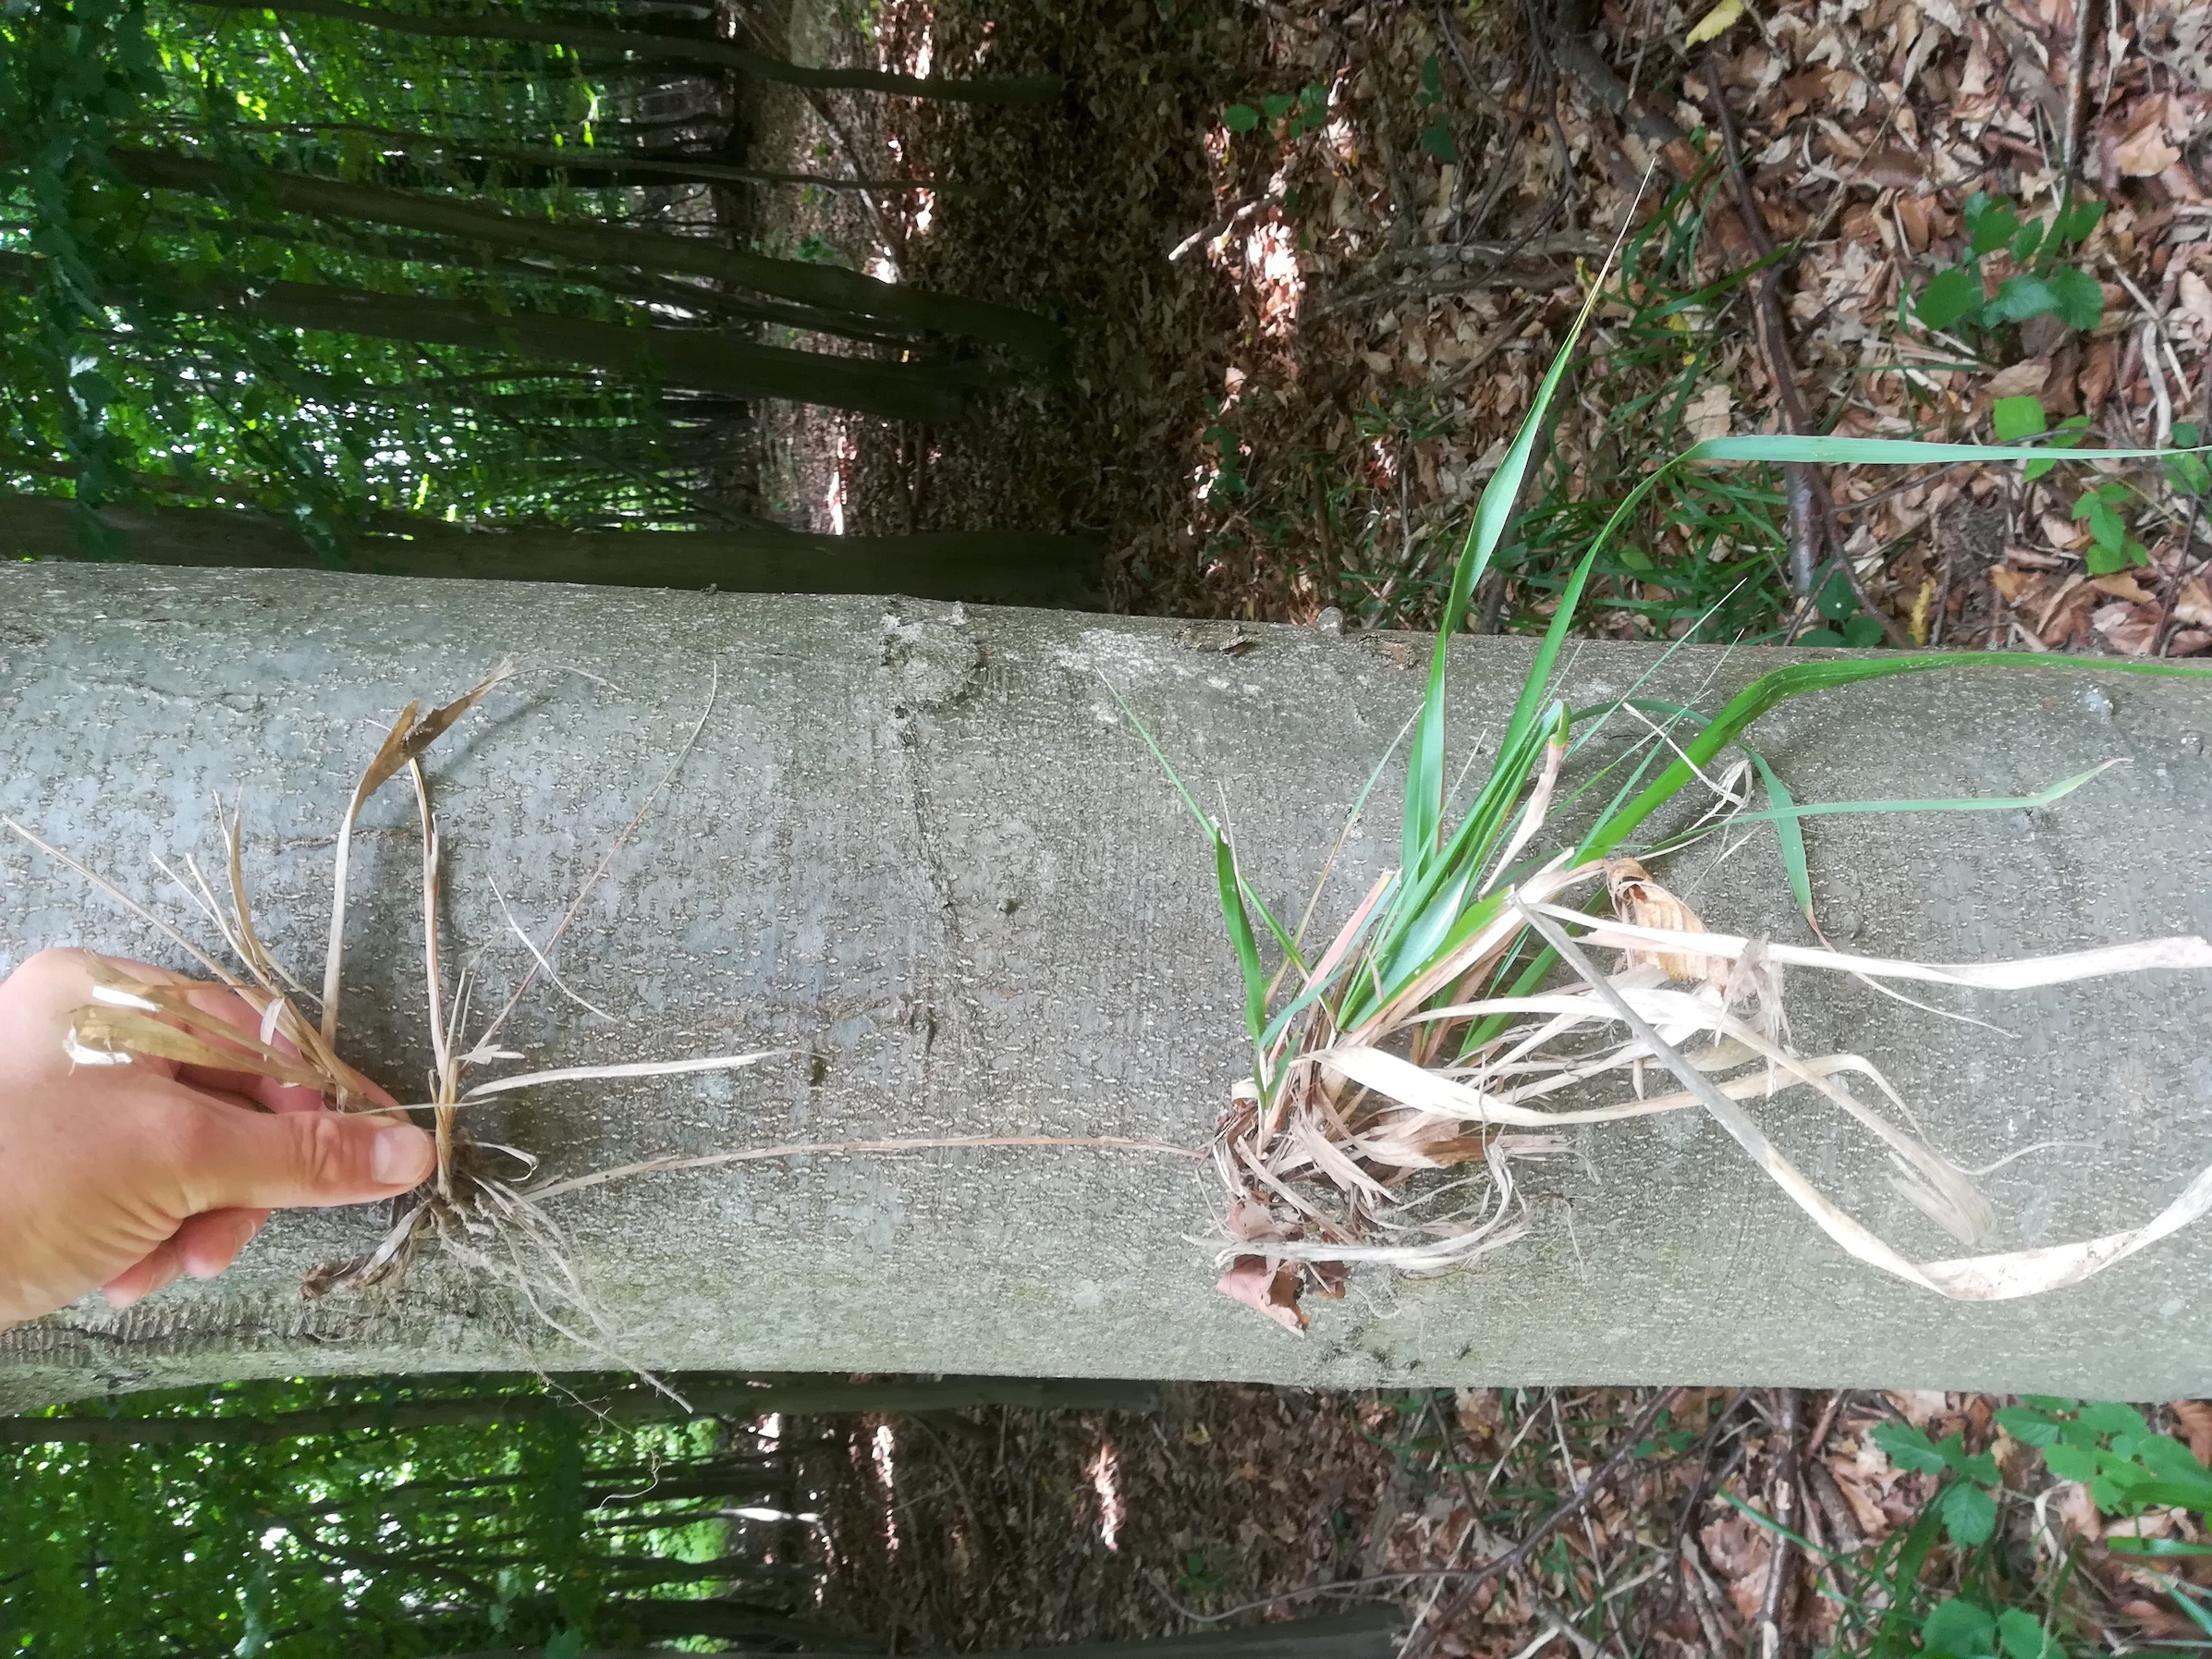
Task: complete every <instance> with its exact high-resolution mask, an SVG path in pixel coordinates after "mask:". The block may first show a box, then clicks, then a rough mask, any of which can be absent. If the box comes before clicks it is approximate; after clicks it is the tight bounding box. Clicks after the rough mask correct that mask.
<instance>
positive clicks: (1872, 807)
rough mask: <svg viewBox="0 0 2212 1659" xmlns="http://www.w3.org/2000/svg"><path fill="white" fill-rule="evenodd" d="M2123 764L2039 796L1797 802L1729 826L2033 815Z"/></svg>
mask: <svg viewBox="0 0 2212 1659" xmlns="http://www.w3.org/2000/svg"><path fill="white" fill-rule="evenodd" d="M2119 764H2120V762H2118V761H2107V762H2104V763H2103V764H2102V765H2098V766H2092V767H2090V768H2089V770H2088V771H2086V772H2080V773H2076V774H2075V775H2073V776H2071V777H2069V778H2062V779H2060V780H2059V782H2058V783H2055V784H2053V785H2052V786H2051V787H2049V788H2047V789H2045V790H2043V791H2042V792H2041V793H2040V794H2036V795H2011V796H2002V795H1969V796H1965V797H1963V798H1961V799H1956V800H1818V801H1813V802H1811V803H1809V804H1808V805H1805V806H1799V805H1797V804H1796V803H1795V802H1794V801H1793V802H1791V803H1790V805H1788V806H1778V807H1773V808H1769V809H1768V810H1767V811H1764V812H1736V813H1733V814H1731V815H1730V816H1729V823H1790V822H1792V821H1794V820H1796V819H1800V818H1825V817H1827V815H1828V814H1829V813H1831V812H2033V811H2040V810H2041V809H2043V808H2044V807H2047V806H2050V805H2052V804H2053V803H2055V802H2057V801H2060V800H2063V799H2065V798H2066V797H2067V796H2069V795H2071V794H2072V793H2073V792H2074V791H2075V790H2076V789H2078V788H2080V787H2082V786H2083V785H2084V784H2085V783H2087V782H2088V781H2089V780H2090V779H2091V778H2093V777H2096V775H2098V774H2099V773H2102V772H2106V771H2108V770H2109V769H2110V768H2112V767H2114V766H2117V765H2119Z"/></svg>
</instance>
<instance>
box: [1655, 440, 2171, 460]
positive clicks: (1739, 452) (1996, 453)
mask: <svg viewBox="0 0 2212 1659" xmlns="http://www.w3.org/2000/svg"><path fill="white" fill-rule="evenodd" d="M2208 449H2212V445H2198V446H2197V447H2196V448H2194V449H2052V448H2047V447H2045V446H2044V445H2035V444H1936V443H1930V442H1927V441H1925V440H1924V439H1919V438H1823V437H1796V436H1792V435H1790V433H1760V434H1758V435H1756V436H1750V437H1734V438H1707V439H1706V440H1705V442H1704V443H1702V444H1693V445H1691V446H1690V447H1689V448H1687V449H1685V450H1683V451H1682V453H1681V454H1680V456H1678V457H1675V458H1676V460H1677V461H1784V462H1787V461H1805V462H1810V463H1812V464H1814V465H1816V466H1823V467H1848V466H1851V465H1853V464H1855V463H1858V462H1861V461H1864V462H1865V463H1867V464H1868V465H1870V466H1876V467H1916V466H1925V465H1926V464H1928V463H1930V462H1936V461H1941V462H1945V463H1949V462H1951V461H2049V460H2066V461H2141V460H2150V459H2154V458H2156V457H2161V456H2169V455H2202V454H2204V453H2206V450H2208ZM1670 464H1671V463H1670Z"/></svg>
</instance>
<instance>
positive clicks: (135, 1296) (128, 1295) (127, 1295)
mask: <svg viewBox="0 0 2212 1659" xmlns="http://www.w3.org/2000/svg"><path fill="white" fill-rule="evenodd" d="M100 1294H101V1295H102V1296H104V1297H105V1298H106V1299H107V1305H108V1306H109V1307H111V1308H128V1307H129V1306H130V1305H131V1304H132V1303H134V1302H139V1301H143V1300H144V1299H145V1296H146V1293H145V1292H144V1291H143V1290H140V1289H137V1288H135V1287H131V1288H126V1289H122V1290H110V1289H103V1290H102V1291H101V1292H100Z"/></svg>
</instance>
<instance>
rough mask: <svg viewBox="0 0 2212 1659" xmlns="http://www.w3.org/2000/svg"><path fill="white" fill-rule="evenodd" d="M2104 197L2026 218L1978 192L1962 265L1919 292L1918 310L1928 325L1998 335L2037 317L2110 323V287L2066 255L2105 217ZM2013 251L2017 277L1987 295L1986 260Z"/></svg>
mask: <svg viewBox="0 0 2212 1659" xmlns="http://www.w3.org/2000/svg"><path fill="white" fill-rule="evenodd" d="M2104 213H2105V204H2104V203H2103V202H2101V201H2076V202H2072V203H2070V204H2069V205H2068V206H2066V207H2065V208H2063V209H2061V210H2060V211H2059V213H2056V214H2054V215H2053V216H2052V217H2050V218H2048V219H2029V220H2025V221H2023V220H2022V218H2021V216H2020V210H2019V209H2018V208H2016V207H2015V206H2014V205H2013V204H2012V202H2011V201H2010V198H2008V197H2005V196H2001V195H2000V196H1993V195H1990V194H1989V193H1988V192H1986V191H1984V190H1976V191H1975V192H1974V194H1973V195H1972V196H1970V197H1968V198H1967V200H1966V207H1965V213H1964V217H1965V221H1966V245H1965V247H1964V248H1963V249H1961V250H1960V254H1959V259H1958V262H1957V263H1956V264H1953V265H1950V266H1949V267H1947V268H1946V269H1944V270H1942V271H1939V272H1937V274H1936V275H1934V276H1933V277H1931V278H1930V279H1929V280H1928V283H1927V286H1926V287H1924V288H1922V289H1921V291H1920V298H1919V299H1918V301H1917V302H1915V304H1914V306H1913V313H1914V315H1916V316H1917V317H1918V318H1919V319H1920V321H1921V322H1922V323H1925V324H1926V325H1927V326H1928V327H1930V328H1940V329H1951V328H1964V329H1967V330H1968V331H1970V332H1973V333H1976V334H1982V335H1993V334H1995V333H1996V332H1997V331H1998V329H2000V328H2002V327H2004V326H2006V325H2007V324H2010V323H2024V322H2026V321H2027V320H2028V319H2029V318H2031V317H2041V316H2045V315H2055V316H2057V317H2058V319H2059V321H2060V322H2062V323H2065V324H2066V325H2067V327H2069V328H2074V329H2080V330H2083V331H2087V330H2089V329H2093V328H2095V327H2096V325H2097V324H2098V323H2100V322H2102V321H2103V320H2104V314H2105V292H2104V289H2103V288H2102V287H2099V286H2098V284H2097V281H2096V278H2095V277H2094V276H2092V275H2090V274H2089V273H2088V272H2086V271H2084V270H2082V269H2081V268H2080V267H2079V266H2077V265H2072V264H2069V263H2067V262H2066V260H2067V256H2068V255H2069V254H2071V253H2072V252H2073V250H2076V249H2077V248H2079V247H2080V246H2081V245H2082V244H2083V243H2084V242H2085V241H2087V240H2088V239H2089V235H2090V233H2091V232H2092V231H2094V230H2095V229H2096V226H2097V221H2098V220H2100V219H2101V218H2103V217H2104ZM2000 250H2001V251H2003V252H2005V253H2007V254H2009V255H2010V258H2011V262H2012V264H2013V266H2014V271H2013V274H2011V275H2010V276H2007V277H2006V278H2005V279H2004V280H2003V281H2002V282H2000V283H1999V284H1998V287H1997V291H1996V292H1995V293H1986V289H1987V286H1988V285H1987V284H1986V282H1985V280H1984V277H1983V272H1982V261H1983V260H1985V259H1986V258H1989V257H1990V256H1991V255H1993V254H1996V253H1998V252H1999V251H2000Z"/></svg>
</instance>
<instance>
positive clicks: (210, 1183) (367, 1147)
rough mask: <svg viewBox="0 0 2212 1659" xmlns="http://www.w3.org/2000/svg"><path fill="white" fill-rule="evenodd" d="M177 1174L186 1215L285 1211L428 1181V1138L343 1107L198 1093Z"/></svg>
mask: <svg viewBox="0 0 2212 1659" xmlns="http://www.w3.org/2000/svg"><path fill="white" fill-rule="evenodd" d="M201 1111H202V1115H203V1116H202V1122H201V1123H200V1124H199V1126H198V1129H199V1132H198V1133H196V1134H195V1135H193V1136H192V1138H191V1141H190V1143H189V1148H188V1150H187V1153H186V1156H185V1160H184V1162H185V1167H184V1168H183V1169H181V1170H180V1171H179V1172H178V1174H179V1176H180V1177H181V1179H182V1181H183V1183H184V1185H185V1187H186V1189H187V1191H188V1193H189V1203H190V1208H189V1213H190V1214H198V1213H200V1212H202V1211H206V1210H226V1209H234V1208H236V1209H251V1210H271V1209H290V1208H296V1207H301V1206H310V1205H326V1204H359V1203H367V1202H371V1201H373V1200H375V1199H380V1198H392V1197H394V1196H396V1195H397V1194H399V1193H401V1192H405V1191H406V1190H407V1189H409V1187H413V1186H415V1185H417V1184H419V1183H420V1182H422V1181H423V1180H425V1179H427V1178H428V1177H429V1175H430V1171H431V1165H433V1163H434V1161H435V1158H436V1153H435V1151H434V1147H433V1146H432V1144H431V1139H430V1137H429V1136H428V1135H426V1134H424V1133H423V1132H422V1130H421V1129H419V1128H415V1127H414V1126H413V1125H411V1124H408V1123H402V1122H400V1121H398V1120H397V1119H396V1118H391V1117H381V1116H355V1115H352V1114H349V1113H344V1112H284V1113H277V1114H275V1115H269V1114H264V1113H261V1112H247V1111H240V1110H239V1109H238V1108H237V1107H235V1106H229V1105H225V1104H221V1103H220V1102H216V1101H210V1100H206V1099H205V1098H204V1097H202V1104H201Z"/></svg>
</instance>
